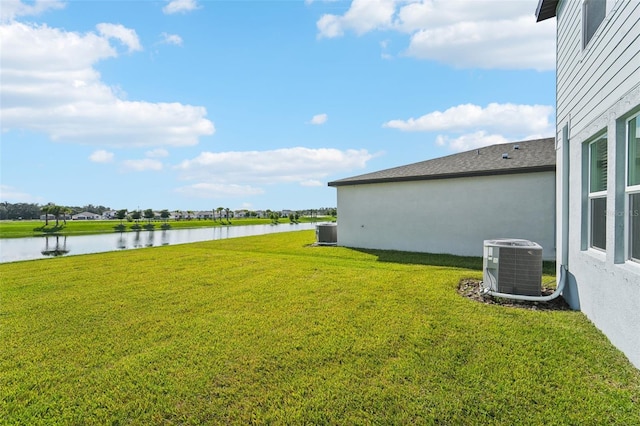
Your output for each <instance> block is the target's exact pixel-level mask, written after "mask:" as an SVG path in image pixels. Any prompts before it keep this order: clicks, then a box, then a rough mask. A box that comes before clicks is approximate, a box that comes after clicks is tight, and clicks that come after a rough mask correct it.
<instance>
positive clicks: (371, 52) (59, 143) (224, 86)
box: [0, 0, 556, 211]
mask: <svg viewBox="0 0 640 426" xmlns="http://www.w3.org/2000/svg"><path fill="white" fill-rule="evenodd" d="M537 2H538V1H537V0H352V1H323V0H306V1H304V0H278V1H275V0H256V1H235V0H234V1H231V0H229V1H218V0H138V1H130V0H120V1H111V0H110V1H99V0H82V1H80V0H69V1H60V0H48V1H41V0H36V1H18V0H0V15H1V21H0V120H1V127H2V129H1V133H0V138H1V142H0V166H1V170H0V201H6V202H10V203H19V202H26V203H39V204H46V203H49V202H52V203H55V204H58V205H65V206H83V205H87V204H94V205H103V206H107V207H110V208H113V209H123V208H126V209H129V210H134V209H138V208H140V209H147V208H152V209H155V210H161V209H169V210H170V211H173V210H178V209H180V210H210V209H214V208H217V207H228V208H230V209H232V210H236V209H248V210H266V209H271V210H278V209H291V210H303V209H311V208H320V207H334V206H336V204H337V200H336V189H335V188H333V187H329V186H328V185H327V183H328V182H331V181H333V180H338V179H341V178H346V177H351V176H356V175H360V174H364V173H370V172H374V171H378V170H383V169H387V168H390V167H396V166H402V165H406V164H410V163H414V162H418V161H424V160H428V159H431V158H437V157H442V156H445V155H450V154H454V153H456V152H460V151H465V150H469V149H474V148H479V147H482V146H486V145H492V144H495V143H506V142H512V141H520V140H527V139H533V138H540V137H550V136H553V135H554V134H555V131H554V128H555V123H554V120H555V31H556V29H555V20H553V19H550V20H546V21H544V22H541V23H536V22H535V9H536V6H537Z"/></svg>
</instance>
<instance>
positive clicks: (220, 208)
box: [216, 207, 224, 222]
mask: <svg viewBox="0 0 640 426" xmlns="http://www.w3.org/2000/svg"><path fill="white" fill-rule="evenodd" d="M222 210H224V207H218V208H217V209H216V211H217V212H218V218H219V219H220V222H222Z"/></svg>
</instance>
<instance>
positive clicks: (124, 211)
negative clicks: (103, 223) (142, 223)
mask: <svg viewBox="0 0 640 426" xmlns="http://www.w3.org/2000/svg"><path fill="white" fill-rule="evenodd" d="M126 217H127V209H122V210H118V211H117V212H116V219H120V225H122V221H123V220H124V218H126Z"/></svg>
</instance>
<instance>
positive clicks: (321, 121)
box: [310, 114, 329, 124]
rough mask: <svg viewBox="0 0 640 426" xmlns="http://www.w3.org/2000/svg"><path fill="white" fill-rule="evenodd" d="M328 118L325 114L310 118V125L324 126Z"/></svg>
mask: <svg viewBox="0 0 640 426" xmlns="http://www.w3.org/2000/svg"><path fill="white" fill-rule="evenodd" d="M328 118H329V116H328V115H327V114H317V115H314V116H313V117H312V118H311V121H310V123H311V124H324V123H326V122H327V119H328Z"/></svg>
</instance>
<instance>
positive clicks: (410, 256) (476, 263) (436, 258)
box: [352, 248, 556, 275]
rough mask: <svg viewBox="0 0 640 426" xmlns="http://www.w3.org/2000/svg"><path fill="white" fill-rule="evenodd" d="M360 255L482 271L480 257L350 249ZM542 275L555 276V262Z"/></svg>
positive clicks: (391, 260)
mask: <svg viewBox="0 0 640 426" xmlns="http://www.w3.org/2000/svg"><path fill="white" fill-rule="evenodd" d="M352 250H355V251H359V252H361V253H366V254H370V255H372V256H377V258H378V262H389V263H402V264H410V265H430V266H445V267H450V268H464V269H471V270H474V271H482V257H475V256H456V255H452V254H438V253H417V252H406V251H397V250H374V249H361V248H352ZM542 273H543V274H546V275H555V274H556V262H554V261H543V262H542Z"/></svg>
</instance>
